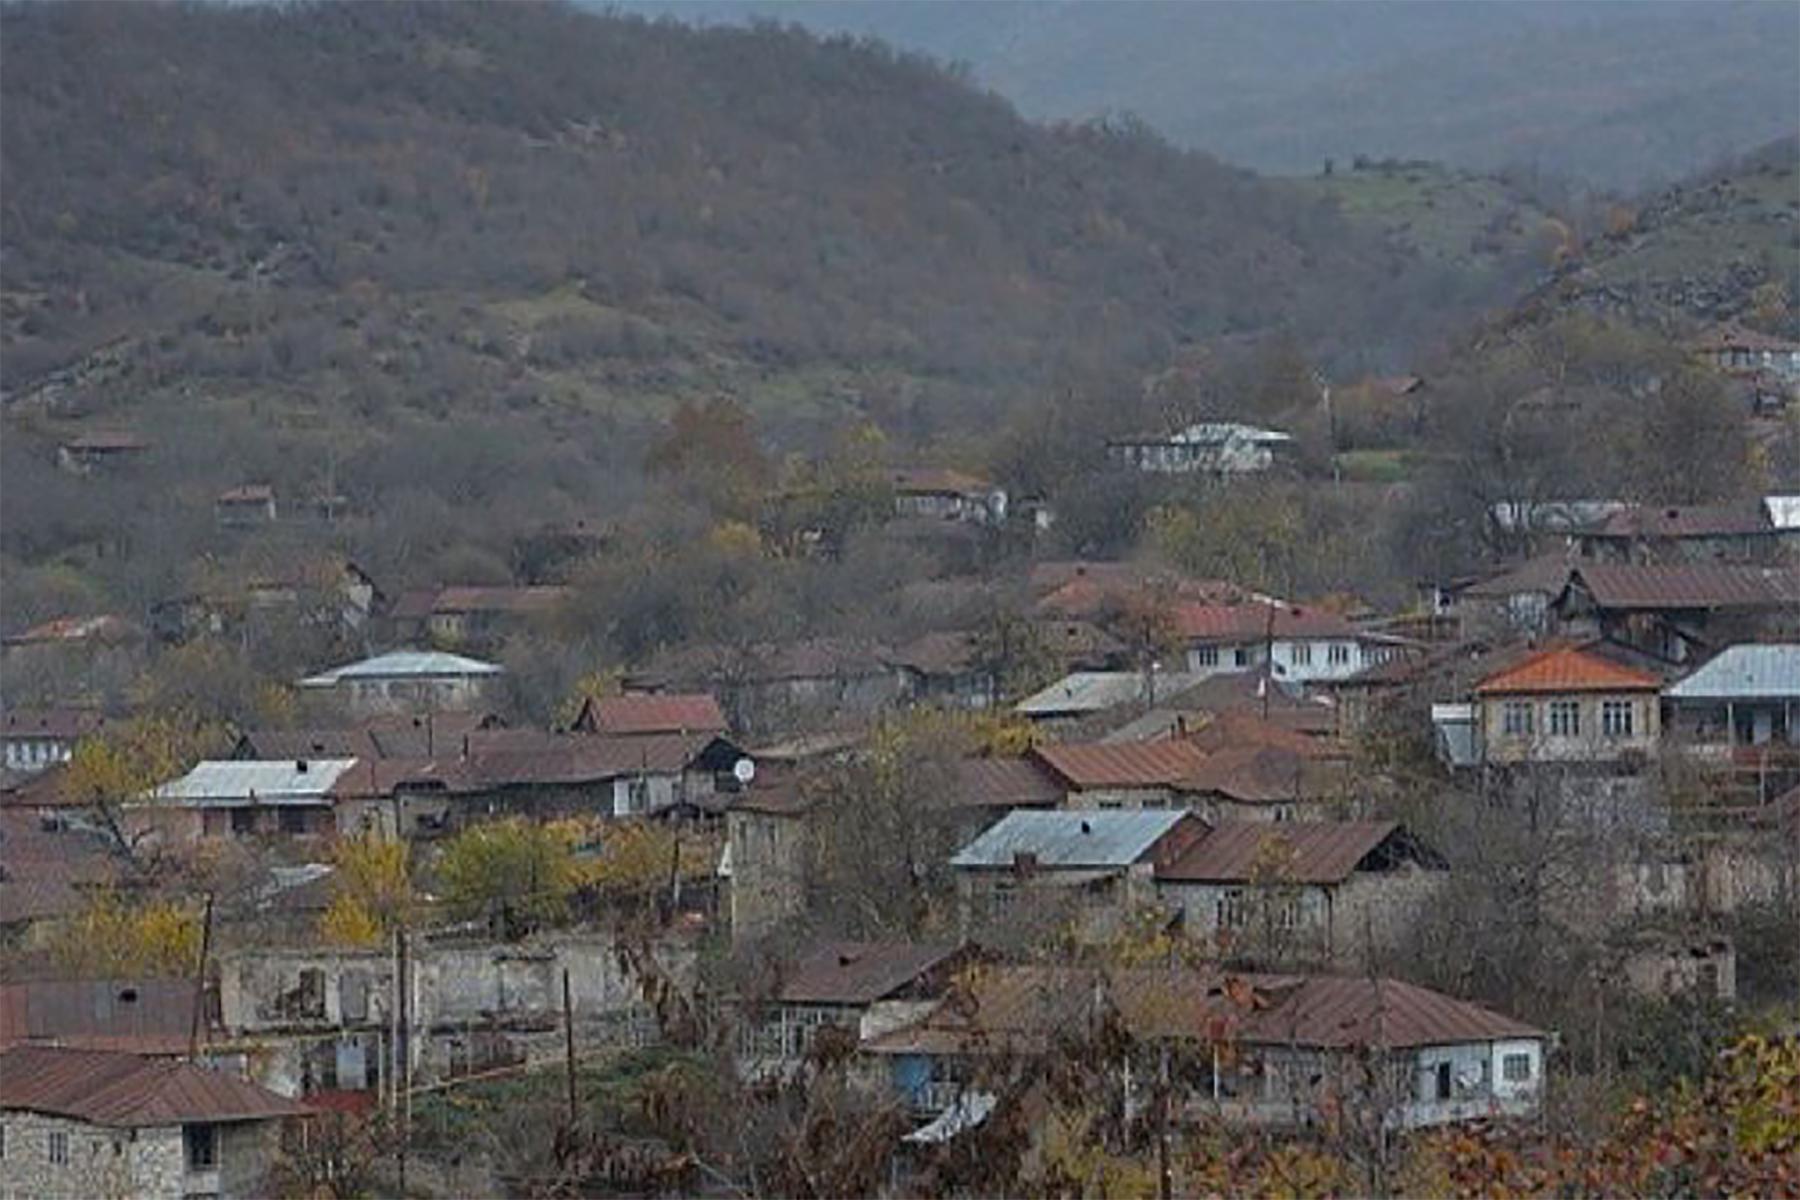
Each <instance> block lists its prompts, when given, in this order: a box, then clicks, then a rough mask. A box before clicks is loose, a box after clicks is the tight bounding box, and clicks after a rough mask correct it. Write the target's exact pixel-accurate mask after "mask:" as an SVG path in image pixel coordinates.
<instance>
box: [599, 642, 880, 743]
mask: <svg viewBox="0 0 1800 1200" xmlns="http://www.w3.org/2000/svg"><path fill="white" fill-rule="evenodd" d="M890 653H891V652H890V650H889V649H888V648H887V647H885V646H882V645H881V644H879V643H877V642H874V641H870V640H868V639H864V638H839V637H818V638H802V639H800V640H797V641H791V642H762V643H756V644H753V645H748V646H728V645H721V644H709V645H699V646H689V647H685V648H683V649H680V650H674V651H669V652H666V653H664V654H661V655H659V656H658V657H657V658H655V659H654V660H653V661H651V662H650V663H648V664H646V665H645V666H644V667H642V668H640V669H638V670H635V671H633V672H632V673H631V674H629V675H627V677H626V679H625V683H626V686H627V687H628V688H629V689H631V690H633V691H644V692H709V693H711V694H712V695H714V696H716V697H717V698H718V701H719V704H720V705H721V706H722V707H723V709H724V710H725V715H726V717H727V718H728V720H729V721H730V723H731V727H732V728H733V729H738V730H746V731H751V732H768V731H772V730H783V729H788V728H792V727H795V726H796V725H802V724H805V723H807V722H808V721H813V722H817V721H839V722H842V721H844V720H845V719H846V718H854V717H866V716H869V715H872V714H874V713H877V712H880V711H882V710H884V709H886V708H889V707H891V706H892V705H894V704H895V703H897V702H899V701H900V700H902V699H903V698H904V697H905V695H906V679H905V676H904V675H903V674H902V673H901V672H900V671H899V670H897V669H896V668H895V667H893V666H892V665H891V664H890V663H889V661H888V659H889V657H890Z"/></svg>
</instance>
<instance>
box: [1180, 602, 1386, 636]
mask: <svg viewBox="0 0 1800 1200" xmlns="http://www.w3.org/2000/svg"><path fill="white" fill-rule="evenodd" d="M1170 616H1171V617H1172V618H1173V620H1174V623H1175V631H1176V633H1178V634H1179V635H1180V636H1182V637H1184V638H1188V639H1190V640H1193V641H1246V640H1249V641H1254V640H1256V639H1259V638H1265V637H1275V638H1284V639H1285V638H1344V639H1353V638H1355V637H1356V636H1357V634H1358V631H1357V628H1356V626H1354V625H1352V624H1351V623H1350V622H1349V621H1347V620H1346V619H1344V617H1342V616H1341V615H1339V614H1338V613H1335V612H1332V611H1330V610H1329V609H1323V608H1316V607H1315V608H1302V607H1300V606H1299V605H1293V604H1262V603H1250V604H1177V605H1175V606H1174V607H1173V608H1172V609H1171V610H1170Z"/></svg>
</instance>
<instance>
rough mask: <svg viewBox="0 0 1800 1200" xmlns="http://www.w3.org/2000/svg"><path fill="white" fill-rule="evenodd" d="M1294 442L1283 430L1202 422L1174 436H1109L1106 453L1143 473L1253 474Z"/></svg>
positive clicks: (1265, 467) (1171, 434)
mask: <svg viewBox="0 0 1800 1200" xmlns="http://www.w3.org/2000/svg"><path fill="white" fill-rule="evenodd" d="M1293 442H1294V438H1293V435H1292V434H1287V433H1283V432H1282V431H1281V430H1279V429H1259V428H1257V427H1256V426H1254V425H1240V424H1238V423H1236V422H1234V421H1202V422H1200V423H1198V424H1194V425H1189V426H1187V427H1186V428H1185V429H1181V430H1178V431H1176V432H1175V433H1170V434H1145V435H1142V436H1138V437H1122V438H1110V439H1108V441H1107V443H1106V453H1107V456H1108V457H1109V458H1111V459H1112V460H1113V461H1115V462H1118V463H1122V464H1124V465H1125V466H1129V467H1136V468H1137V469H1138V470H1140V471H1150V472H1156V473H1161V474H1185V473H1187V472H1190V471H1205V472H1210V473H1212V474H1216V475H1249V474H1254V473H1256V472H1258V471H1266V470H1268V469H1269V468H1270V467H1272V466H1274V465H1275V462H1276V460H1277V458H1278V457H1279V456H1280V455H1281V454H1283V453H1285V452H1286V451H1287V450H1288V449H1289V448H1290V447H1292V445H1293Z"/></svg>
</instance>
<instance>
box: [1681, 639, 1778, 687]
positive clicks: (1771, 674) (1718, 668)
mask: <svg viewBox="0 0 1800 1200" xmlns="http://www.w3.org/2000/svg"><path fill="white" fill-rule="evenodd" d="M1668 695H1669V698H1670V699H1671V700H1734V699H1741V700H1749V699H1770V700H1773V699H1790V700H1791V699H1795V698H1800V645H1796V644H1794V643H1778V644H1768V645H1764V644H1757V643H1752V644H1748V645H1740V646H1728V647H1726V648H1725V649H1724V650H1722V651H1720V652H1719V653H1718V654H1716V655H1714V656H1713V657H1712V658H1711V659H1709V660H1708V661H1707V663H1706V665H1705V666H1703V667H1701V668H1700V669H1699V670H1697V671H1695V672H1694V673H1693V674H1692V675H1689V676H1688V677H1687V678H1686V679H1683V680H1682V681H1681V682H1680V683H1677V684H1676V685H1675V686H1674V687H1671V688H1670V689H1669V691H1668Z"/></svg>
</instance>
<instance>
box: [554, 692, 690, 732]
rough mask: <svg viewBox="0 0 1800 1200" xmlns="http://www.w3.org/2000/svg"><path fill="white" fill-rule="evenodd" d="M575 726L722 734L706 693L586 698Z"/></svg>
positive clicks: (613, 730)
mask: <svg viewBox="0 0 1800 1200" xmlns="http://www.w3.org/2000/svg"><path fill="white" fill-rule="evenodd" d="M575 725H576V727H577V728H582V729H592V731H593V732H595V733H723V732H725V714H724V712H722V711H721V710H720V708H719V702H718V701H717V700H715V699H713V698H712V696H711V695H710V694H709V693H706V692H689V693H664V692H638V693H633V694H630V695H624V696H605V697H602V698H600V699H596V700H588V701H586V702H585V703H584V704H583V705H582V713H581V716H580V717H578V718H576V721H575Z"/></svg>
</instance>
